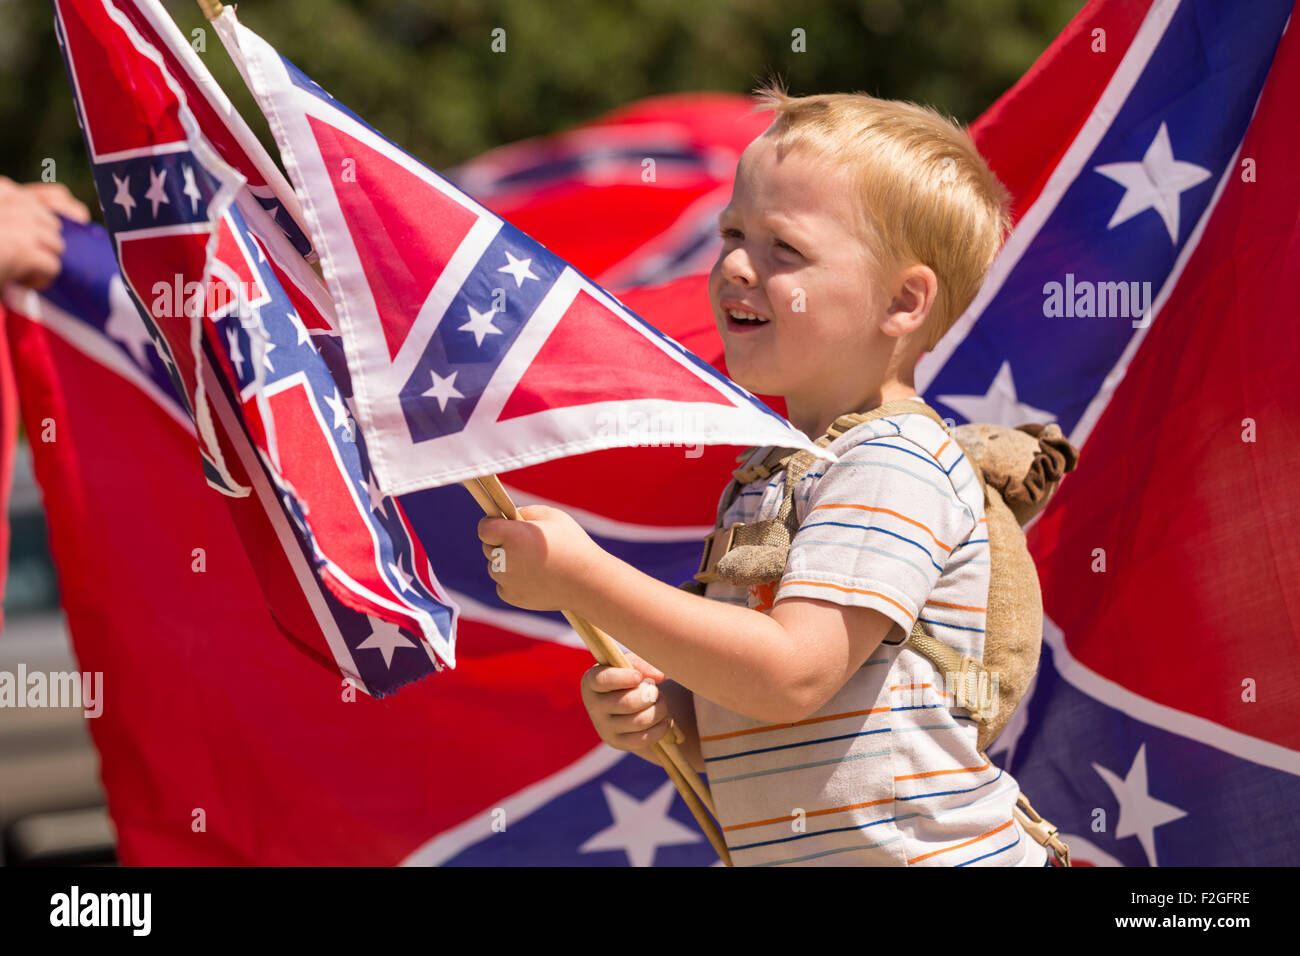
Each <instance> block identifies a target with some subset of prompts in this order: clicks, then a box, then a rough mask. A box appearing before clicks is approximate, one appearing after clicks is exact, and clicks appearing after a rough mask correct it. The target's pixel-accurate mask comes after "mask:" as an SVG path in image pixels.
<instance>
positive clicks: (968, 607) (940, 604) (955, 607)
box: [925, 601, 988, 614]
mask: <svg viewBox="0 0 1300 956" xmlns="http://www.w3.org/2000/svg"><path fill="white" fill-rule="evenodd" d="M925 604H926V606H927V607H950V608H952V609H953V610H954V611H979V612H980V613H981V614H982V613H984V612H985V611H987V610H988V608H986V607H975V606H974V605H971V604H949V603H948V602H947V601H926V602H925Z"/></svg>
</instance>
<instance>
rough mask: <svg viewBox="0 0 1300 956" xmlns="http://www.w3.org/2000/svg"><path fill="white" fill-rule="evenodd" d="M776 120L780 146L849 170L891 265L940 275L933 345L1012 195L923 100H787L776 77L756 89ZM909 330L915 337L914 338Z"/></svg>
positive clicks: (979, 266) (850, 96)
mask: <svg viewBox="0 0 1300 956" xmlns="http://www.w3.org/2000/svg"><path fill="white" fill-rule="evenodd" d="M754 95H755V96H756V97H757V98H758V100H759V102H758V105H757V106H756V109H758V110H771V111H773V112H775V113H776V114H777V115H776V118H775V119H774V120H773V122H772V125H771V126H769V127H768V129H767V131H766V132H765V133H764V134H763V135H764V136H768V137H770V138H771V140H772V141H773V143H774V144H775V145H776V146H777V147H778V149H782V148H785V149H788V148H789V147H792V146H795V145H804V146H807V147H811V148H812V149H813V150H815V151H816V152H817V153H819V154H820V155H821V156H823V157H824V158H826V159H827V160H830V161H831V162H833V163H834V164H835V165H837V166H841V167H842V168H845V169H847V170H849V172H850V175H851V176H852V180H853V182H854V187H855V189H856V191H857V193H858V195H859V196H860V198H861V202H860V203H859V204H857V205H858V211H859V213H860V214H861V220H862V223H863V225H864V227H865V234H864V238H865V240H866V242H867V245H868V247H869V248H870V249H871V250H872V253H873V254H874V255H875V257H876V260H877V261H878V262H880V263H881V264H882V266H883V267H885V268H886V269H888V270H891V271H894V270H897V269H899V268H901V267H903V266H904V265H910V264H912V263H915V262H919V263H923V264H924V265H927V266H929V267H930V268H931V269H933V270H934V274H935V276H936V277H937V278H938V280H939V288H938V295H937V299H936V301H935V304H934V306H933V307H932V308H931V309H930V315H929V317H928V318H927V319H926V323H925V325H924V326H923V327H922V328H921V329H920V330H918V331H919V332H920V335H919V338H920V339H921V340H922V343H923V344H922V345H921V347H920V349H919V350H918V354H919V352H920V351H929V350H930V349H933V348H934V346H935V345H936V344H937V343H938V341H939V339H941V338H942V337H943V335H944V333H945V332H947V331H948V330H949V329H950V328H952V325H953V323H954V322H956V321H957V319H958V318H959V317H960V316H961V314H962V313H963V312H964V311H966V308H967V306H969V305H970V303H971V301H972V300H973V299H974V298H975V294H976V293H977V292H978V291H979V288H980V285H981V284H983V282H984V277H985V275H986V274H987V273H988V270H989V266H990V265H992V263H993V258H994V256H996V255H997V252H998V250H999V249H1000V248H1001V246H1002V243H1003V241H1004V240H1005V238H1006V235H1007V233H1008V231H1009V230H1010V227H1011V217H1010V213H1009V208H1008V207H1009V205H1010V195H1009V194H1008V192H1007V190H1006V188H1005V187H1004V186H1003V185H1002V184H1001V183H1000V182H998V179H997V177H996V176H995V175H993V171H992V170H991V169H989V167H988V164H987V163H986V162H985V161H984V158H983V157H982V156H980V154H979V151H978V150H977V149H976V148H975V144H974V142H973V141H972V140H971V138H970V135H969V134H968V133H967V132H966V130H965V129H964V128H963V127H962V126H960V125H959V124H958V123H957V122H956V121H955V120H951V119H948V118H946V117H944V116H943V115H942V114H940V113H938V112H937V111H935V110H933V109H931V108H930V107H926V106H918V105H917V104H915V103H908V102H904V101H901V100H882V99H877V98H876V97H874V96H869V95H868V94H866V93H860V92H859V93H826V94H821V95H817V96H789V95H787V93H786V91H785V88H784V85H783V84H782V83H781V81H780V80H779V79H777V78H773V79H770V80H768V81H767V82H766V83H764V84H762V85H761V86H759V87H758V88H757V89H755V90H754ZM916 337H917V336H915V334H914V338H916Z"/></svg>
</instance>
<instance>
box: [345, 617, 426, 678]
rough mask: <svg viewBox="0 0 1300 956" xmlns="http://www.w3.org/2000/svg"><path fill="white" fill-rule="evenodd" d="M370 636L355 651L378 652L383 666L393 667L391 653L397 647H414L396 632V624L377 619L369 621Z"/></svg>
mask: <svg viewBox="0 0 1300 956" xmlns="http://www.w3.org/2000/svg"><path fill="white" fill-rule="evenodd" d="M370 628H371V629H370V636H369V637H367V638H366V639H365V640H364V641H362V642H361V643H360V644H358V645H357V650H359V651H368V650H378V651H380V652H381V653H382V654H383V655H384V666H385V667H392V666H393V651H395V650H397V649H398V648H399V647H415V645H414V644H412V643H411V641H410V640H409V639H408V638H407V637H406V635H405V634H403V633H402V632H401V631H400V630H398V628H397V625H396V624H389V623H388V622H387V621H381V620H380V619H379V618H377V617H372V618H371V619H370Z"/></svg>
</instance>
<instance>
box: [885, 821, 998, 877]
mask: <svg viewBox="0 0 1300 956" xmlns="http://www.w3.org/2000/svg"><path fill="white" fill-rule="evenodd" d="M1013 823H1015V821H1014V820H1008V821H1007V822H1006V823H1004V824H1002V826H1000V827H997V828H996V829H993V830H990V831H989V832H988V833H981V834H980V835H979V836H977V837H972V838H971V839H969V840H967V841H965V842H964V843H954V844H953V845H952V846H946V847H944V848H943V849H942V850H934V851H932V852H930V853H922V854H921V855H920V856H914V857H912V859H910V860H908V861H907V865H908V866H911V865H912V864H913V863H919V862H920V861H922V860H928V859H930V857H932V856H938V855H939V854H940V853H947V852H948V851H949V850H960V849H961V848H962V847H964V846H970V845H971V844H972V843H979V841H980V840H985V839H988V838H989V837H991V836H992V835H993V834H995V833H1001V832H1002V831H1003V830H1005V829H1006V828H1007V827H1009V826H1011V824H1013Z"/></svg>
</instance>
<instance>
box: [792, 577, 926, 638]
mask: <svg viewBox="0 0 1300 956" xmlns="http://www.w3.org/2000/svg"><path fill="white" fill-rule="evenodd" d="M796 584H807V585H809V586H810V587H814V588H834V589H835V590H836V591H848V592H850V593H852V594H870V595H871V596H872V597H878V598H880V599H881V600H882V601H888V602H889V603H890V604H892V605H894V607H896V608H898V609H899V610H900V611H902V612H903V613H904V614H906V615H907V616H908V617H909V618H910V617H912V612H911V611H909V610H908V609H907V608H905V607H903V605H901V604H899V603H898V602H897V601H895V600H894V599H893V598H891V597H890V596H889V595H888V594H881V593H880V592H879V591H867V590H865V589H863V588H846V587H843V586H841V585H839V584H826V583H824V582H822V581H782V582H781V587H783V588H792V587H794V586H795V585H796ZM908 627H909V628H910V627H911V625H910V624H909V625H908Z"/></svg>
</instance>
